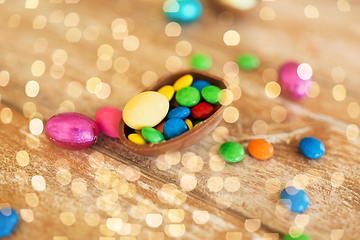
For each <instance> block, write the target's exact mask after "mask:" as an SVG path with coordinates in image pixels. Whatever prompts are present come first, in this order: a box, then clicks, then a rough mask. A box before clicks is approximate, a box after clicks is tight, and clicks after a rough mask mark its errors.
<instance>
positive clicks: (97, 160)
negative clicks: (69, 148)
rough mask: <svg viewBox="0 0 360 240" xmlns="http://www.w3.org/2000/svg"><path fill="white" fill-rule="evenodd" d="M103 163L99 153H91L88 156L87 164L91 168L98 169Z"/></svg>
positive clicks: (102, 156)
mask: <svg viewBox="0 0 360 240" xmlns="http://www.w3.org/2000/svg"><path fill="white" fill-rule="evenodd" d="M104 163H105V158H104V155H102V153H100V152H93V153H91V154H90V155H89V164H90V166H91V167H93V168H99V167H101V166H103V165H104Z"/></svg>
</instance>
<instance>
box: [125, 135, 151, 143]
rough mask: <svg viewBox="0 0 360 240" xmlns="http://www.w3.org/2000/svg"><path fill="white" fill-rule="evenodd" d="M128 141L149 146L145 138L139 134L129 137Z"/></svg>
mask: <svg viewBox="0 0 360 240" xmlns="http://www.w3.org/2000/svg"><path fill="white" fill-rule="evenodd" d="M128 139H129V140H130V141H131V142H133V143H135V144H138V145H145V144H147V141H145V139H144V138H143V136H142V135H140V134H137V133H131V134H129V136H128Z"/></svg>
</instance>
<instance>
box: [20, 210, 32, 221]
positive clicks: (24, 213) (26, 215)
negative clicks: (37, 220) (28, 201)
mask: <svg viewBox="0 0 360 240" xmlns="http://www.w3.org/2000/svg"><path fill="white" fill-rule="evenodd" d="M20 216H21V218H22V219H23V220H24V221H25V222H32V221H33V220H34V213H33V211H31V209H21V210H20Z"/></svg>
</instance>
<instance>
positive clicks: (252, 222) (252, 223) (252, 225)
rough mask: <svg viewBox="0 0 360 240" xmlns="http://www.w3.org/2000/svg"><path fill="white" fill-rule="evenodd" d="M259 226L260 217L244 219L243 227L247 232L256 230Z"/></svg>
mask: <svg viewBox="0 0 360 240" xmlns="http://www.w3.org/2000/svg"><path fill="white" fill-rule="evenodd" d="M260 227H261V221H260V219H247V220H245V229H246V230H247V231H248V232H256V231H257V230H258V229H259V228H260Z"/></svg>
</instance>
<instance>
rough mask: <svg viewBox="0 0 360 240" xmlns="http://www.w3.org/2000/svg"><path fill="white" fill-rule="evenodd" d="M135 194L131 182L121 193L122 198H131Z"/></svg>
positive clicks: (134, 187)
mask: <svg viewBox="0 0 360 240" xmlns="http://www.w3.org/2000/svg"><path fill="white" fill-rule="evenodd" d="M135 195H136V186H135V184H133V183H129V189H128V190H127V191H126V193H125V194H124V195H123V196H124V198H132V197H134V196H135Z"/></svg>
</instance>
